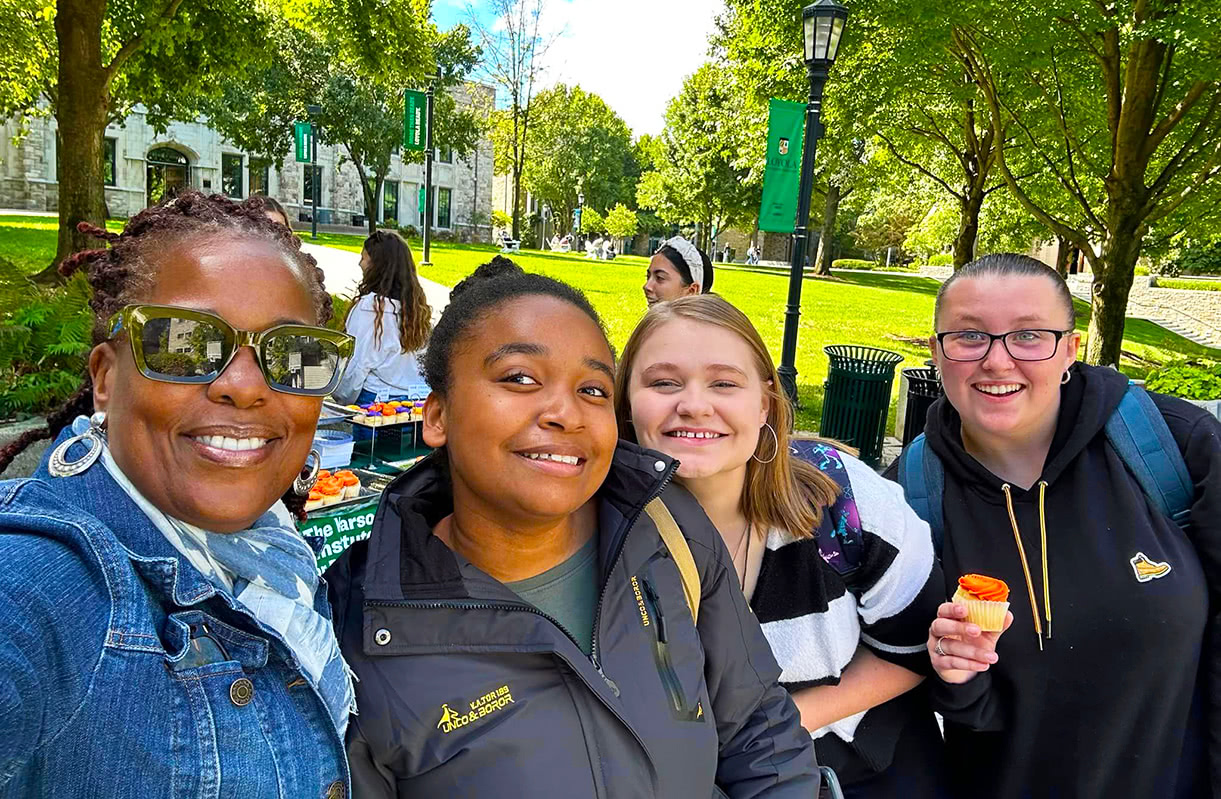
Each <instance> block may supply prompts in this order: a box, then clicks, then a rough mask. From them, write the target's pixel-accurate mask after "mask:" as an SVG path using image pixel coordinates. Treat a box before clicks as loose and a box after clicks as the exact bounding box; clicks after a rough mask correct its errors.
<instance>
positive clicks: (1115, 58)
mask: <svg viewBox="0 0 1221 799" xmlns="http://www.w3.org/2000/svg"><path fill="white" fill-rule="evenodd" d="M973 11H974V12H975V16H974V18H972V19H971V20H969V22H966V23H964V24H963V25H961V26H960V27H959V28H958V30H957V31H956V33H955V37H956V42H957V44H958V46H959V47H960V49H961V52H962V53H963V54H964V56H965V57H966V59H967V63H968V64H969V65H970V67H971V69H973V70H974V71H975V72H976V74H977V75H978V76H979V78H980V86H981V88H982V91H983V95H984V97H985V99H986V102H987V107H988V110H989V112H990V114H991V116H992V119H993V123H994V124H995V125H997V126H999V127H1003V129H1004V130H1006V131H1007V132H1008V131H1012V135H1013V138H1014V141H1013V142H1010V141H1007V140H1005V137H1000V138H999V141H1001V146H1000V147H999V148H998V152H997V168H998V169H999V171H1000V173H1001V174H1002V176H1003V177H1004V179H1005V182H1006V184H1007V185H1008V186H1009V188H1010V190H1011V191H1013V193H1014V195H1015V196H1016V197H1017V199H1018V201H1019V202H1020V203H1021V205H1022V206H1023V208H1025V209H1026V211H1027V212H1029V213H1030V214H1031V215H1033V216H1034V217H1035V218H1037V219H1038V220H1039V221H1040V222H1041V223H1042V224H1043V225H1045V226H1046V227H1047V228H1048V229H1050V230H1051V231H1052V232H1053V233H1054V234H1055V235H1057V236H1059V237H1062V238H1063V239H1064V240H1066V241H1067V242H1071V243H1072V244H1073V245H1074V246H1076V247H1078V248H1080V250H1081V251H1082V252H1083V253H1084V254H1085V257H1086V258H1087V259H1088V260H1089V262H1090V265H1091V267H1092V269H1093V272H1094V285H1093V303H1092V308H1091V313H1090V326H1089V341H1088V345H1087V349H1086V359H1087V360H1088V361H1089V362H1090V363H1095V364H1113V363H1118V361H1119V357H1120V344H1121V342H1122V340H1123V330H1124V316H1125V312H1126V309H1127V302H1128V292H1129V291H1130V289H1131V286H1132V281H1133V277H1134V274H1135V268H1136V262H1137V259H1138V258H1139V257H1140V254H1141V249H1142V246H1143V243H1144V241H1145V238H1146V236H1147V235H1148V234H1149V232H1150V231H1151V230H1153V229H1155V228H1159V227H1161V228H1162V230H1161V235H1162V236H1166V235H1167V234H1168V231H1167V230H1166V229H1165V226H1166V225H1177V224H1181V223H1182V222H1183V221H1184V220H1185V219H1188V218H1190V215H1191V209H1192V206H1195V205H1196V204H1197V203H1200V202H1203V201H1204V200H1205V198H1206V197H1208V196H1209V195H1210V192H1209V191H1208V188H1209V186H1210V184H1211V185H1212V186H1215V185H1216V184H1217V183H1218V181H1217V180H1216V178H1217V176H1218V174H1221V58H1219V57H1218V51H1217V48H1216V41H1217V40H1216V28H1215V26H1216V6H1215V4H1214V3H1212V2H1211V0H1182V2H1177V3H1169V4H1168V3H1148V2H1145V0H1119V2H1115V3H1108V4H1102V3H1098V4H1080V3H1069V2H1067V0H1060V1H1059V2H1050V3H1034V2H1022V3H1018V4H1016V5H1011V7H1009V8H1008V9H1007V10H1006V13H1005V14H1003V15H998V14H985V13H983V12H984V9H983V8H982V7H979V8H973ZM1019 146H1020V147H1021V148H1023V150H1024V151H1025V152H1026V153H1027V155H1026V157H1028V158H1030V159H1037V160H1038V162H1039V163H1040V166H1041V168H1042V175H1043V176H1045V177H1050V178H1052V179H1054V180H1055V181H1056V183H1057V184H1058V187H1059V192H1058V194H1059V195H1060V196H1061V197H1068V198H1071V199H1072V201H1073V202H1074V203H1075V204H1076V205H1077V209H1078V213H1079V217H1080V218H1081V219H1084V220H1085V224H1081V223H1080V222H1078V221H1074V220H1073V219H1072V218H1066V217H1065V215H1064V214H1062V213H1058V209H1057V206H1056V205H1055V204H1054V203H1051V202H1048V201H1047V198H1046V195H1045V194H1044V193H1042V192H1036V191H1033V190H1030V189H1029V188H1028V186H1027V181H1025V180H1024V179H1023V177H1022V176H1020V175H1019V174H1016V173H1017V168H1016V167H1015V165H1014V164H1013V163H1011V161H1013V160H1015V156H1017V155H1018V154H1017V153H1016V152H1015V150H1016V149H1017V147H1019ZM1019 157H1020V156H1019ZM1036 185H1037V184H1036ZM1095 244H1097V248H1095Z"/></svg>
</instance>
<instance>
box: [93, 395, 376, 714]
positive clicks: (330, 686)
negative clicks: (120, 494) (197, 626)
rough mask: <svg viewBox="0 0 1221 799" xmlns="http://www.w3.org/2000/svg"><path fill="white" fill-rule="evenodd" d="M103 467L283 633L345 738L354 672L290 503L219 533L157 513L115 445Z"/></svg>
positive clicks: (222, 583)
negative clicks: (323, 603)
mask: <svg viewBox="0 0 1221 799" xmlns="http://www.w3.org/2000/svg"><path fill="white" fill-rule="evenodd" d="M88 429H89V420H88V419H87V418H86V417H84V416H78V417H77V418H76V421H75V422H73V423H72V432H73V433H76V434H78V435H79V434H81V433H83V432H85V431H86V430H88ZM102 463H103V464H104V465H105V467H106V471H108V472H109V473H110V476H111V477H113V478H114V480H115V482H116V483H118V484H119V487H120V488H122V489H123V491H124V492H126V493H127V495H128V496H129V497H131V499H132V501H133V502H135V503H136V505H137V506H138V507H139V508H140V510H142V511H144V513H145V515H146V516H148V518H149V520H151V521H152V523H153V525H154V526H156V528H157V529H158V530H160V531H161V533H162V534H163V535H165V537H166V538H167V539H168V540H169V542H170V543H171V544H173V545H174V548H175V549H177V550H178V552H179V553H181V554H182V556H183V557H184V558H186V559H187V561H188V562H189V563H190V564H191V565H192V566H194V567H195V568H196V569H198V570H199V572H200V573H201V574H203V575H204V576H205V577H206V578H208V580H209V582H211V583H212V584H213V585H215V586H216V587H217V588H218V589H219V590H220V591H222V592H224V593H225V594H226V595H228V596H229V597H231V598H233V599H235V600H237V602H239V603H240V604H241V605H243V606H244V607H245V608H246V609H247V610H249V611H250V613H251V614H252V615H253V616H254V617H255V618H256V619H258V620H259V621H260V622H262V623H263V624H265V625H267V626H268V627H270V628H271V629H273V630H275V631H276V632H277V633H279V634H280V637H281V638H282V639H283V640H284V643H285V644H287V645H288V648H289V649H290V650H292V653H293V655H295V656H296V658H297V661H298V662H299V663H300V666H301V668H302V669H303V670H304V671H305V674H306V676H308V677H309V680H310V682H311V683H312V684H313V686H314V688H316V689H317V691H318V693H319V695H321V697H322V701H323V702H324V703H325V704H326V707H327V710H328V711H329V712H330V715H331V718H332V719H333V720H334V722H335V726H336V728H338V730H339V735H340V737H342V736H343V734H344V731H345V730H346V729H347V726H348V714H349V713H355V712H356V693H355V690H354V689H353V687H352V677H351V670H350V669H349V668H348V664H347V663H346V662H345V661H344V659H343V655H342V654H340V651H339V643H338V642H337V641H336V640H335V632H334V630H333V628H332V627H331V623H330V622H329V621H327V619H326V618H325V617H324V616H322V615H321V614H320V613H318V612H317V611H316V610H314V594H315V593H317V591H318V580H319V577H320V575H319V572H318V564H317V561H316V560H315V559H314V553H313V551H312V550H311V549H310V548H309V545H308V544H306V543H305V539H303V538H302V537H301V534H300V533H299V532H297V528H296V526H295V525H294V524H293V520H292V516H291V515H290V514H289V512H288V508H286V507H284V503H283V502H279V501H277V502H276V504H275V505H272V506H271V508H270V509H269V510H268V511H267V512H266V513H264V514H263V515H262V516H260V517H259V518H258V519H256V520H255V522H254V524H253V525H251V527H250V528H249V529H246V530H241V531H239V532H236V533H213V532H209V531H208V530H203V529H201V528H199V527H196V526H194V525H192V524H188V523H186V522H184V521H181V520H179V519H175V518H173V517H171V516H167V515H166V514H165V513H163V512H162V511H160V510H159V509H157V508H156V507H155V506H154V505H153V504H152V503H151V502H149V501H148V500H147V499H146V498H145V497H144V495H143V494H141V493H140V492H139V491H138V490H137V489H136V487H135V486H134V485H132V483H131V481H130V480H128V479H127V475H125V474H123V471H122V470H121V469H120V468H119V466H118V464H117V463H115V461H114V458H112V457H111V455H110V448H109V447H108V446H105V447H104V448H103V451H102Z"/></svg>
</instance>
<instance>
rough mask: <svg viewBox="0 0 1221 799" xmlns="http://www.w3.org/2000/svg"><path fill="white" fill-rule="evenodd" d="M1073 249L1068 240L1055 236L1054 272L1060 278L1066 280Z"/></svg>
mask: <svg viewBox="0 0 1221 799" xmlns="http://www.w3.org/2000/svg"><path fill="white" fill-rule="evenodd" d="M1074 249H1075V248H1074V247H1073V245H1072V243H1071V242H1070V241H1069V240H1068V239H1066V238H1064V237H1063V236H1056V271H1057V272H1059V273H1060V277H1062V278H1066V279H1067V278H1068V265H1069V263H1070V262H1071V261H1072V259H1073V255H1074V252H1073V250H1074Z"/></svg>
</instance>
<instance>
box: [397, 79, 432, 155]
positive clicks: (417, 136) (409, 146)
mask: <svg viewBox="0 0 1221 799" xmlns="http://www.w3.org/2000/svg"><path fill="white" fill-rule="evenodd" d="M427 102H428V95H426V94H424V92H417V91H412V90H411V89H408V90H407V91H405V92H403V149H404V150H420V151H422V150H423V149H424V142H425V141H427V140H428V130H427V127H428V117H427V116H426V115H425V103H427Z"/></svg>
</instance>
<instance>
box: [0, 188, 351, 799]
mask: <svg viewBox="0 0 1221 799" xmlns="http://www.w3.org/2000/svg"><path fill="white" fill-rule="evenodd" d="M86 232H88V233H90V234H92V235H94V236H96V237H97V238H101V239H104V240H106V241H108V242H109V243H110V245H111V247H110V248H109V249H103V250H92V251H89V252H85V253H80V254H78V255H77V256H74V257H73V258H72V259H70V260H69V261H67V262H65V263H64V265H63V267H61V271H62V272H63V273H65V274H69V273H71V272H72V271H74V270H76V269H79V268H83V269H86V270H88V275H89V282H90V284H91V286H92V288H93V297H92V300H91V307H92V308H93V310H94V312H95V314H96V324H95V329H94V340H95V342H96V345H95V347H94V348H93V350H92V352H91V354H90V358H89V374H88V378H87V380H86V382H85V385H84V386H83V387H82V388H81V390H80V391H79V392H77V394H76V395H75V396H74V397H73V398H72V399H71V400H70V401H69V403H68V405H67V407H65V408H64V409H63V410H62V411H60V412H58V413H55V414H52V415H51V418H50V424H49V426H48V429H47V430H45V431H38V432H36V433H34V434H32V435H29V436H26V437H25V438H24V439H22V440H19V441H18V442H15V444H14V445H13V446H12V447H10V448H7V449H6V450H4V451H3V452H0V470H2V469H3V467H4V466H6V465H7V464H8V463H9V462H10V460H11V458H12V457H13V455H14V454H15V453H16V452H17V451H19V450H20V448H21V447H23V446H25V445H27V444H28V443H29V442H30V441H32V440H37V438H39V437H41V436H46V435H50V436H52V437H56V443H55V445H54V448H53V450H52V451H51V453H50V455H49V458H48V459H47V460H46V461H45V462H44V463H43V465H42V467H41V468H40V469H39V471H38V473H37V474H36V475H35V476H34V478H33V479H30V480H13V481H7V482H4V483H0V560H2V562H4V563H5V564H8V567H7V568H5V569H3V570H0V597H2V598H3V601H4V603H5V605H6V607H7V608H8V610H7V611H6V613H4V614H3V615H2V616H0V657H3V658H4V659H5V660H6V661H7V662H11V663H20V664H22V665H21V667H20V668H17V669H4V670H3V671H0V696H4V697H7V699H6V701H4V702H0V795H5V796H8V795H14V796H18V795H19V796H34V795H37V796H45V797H87V796H99V795H109V796H132V795H140V794H145V793H149V792H151V793H155V794H166V795H168V794H169V793H175V792H179V791H183V792H188V793H197V792H199V791H201V790H204V787H203V786H206V785H211V786H218V785H219V786H222V790H223V791H224V792H225V793H231V794H232V795H235V796H255V795H268V794H274V795H291V796H304V795H317V794H320V793H322V792H324V791H325V789H326V786H328V785H333V786H335V787H334V790H332V793H334V792H335V791H340V789H344V790H346V788H345V786H346V784H347V766H346V763H345V760H344V756H343V744H342V739H343V731H344V729H345V728H346V726H347V720H348V714H349V711H350V710H351V707H352V702H353V692H352V685H351V682H350V679H349V676H348V672H347V669H346V666H345V665H344V663H343V659H342V657H341V656H340V654H339V649H338V647H337V645H336V642H335V639H334V636H333V634H332V632H331V626H330V623H329V621H328V613H327V611H326V598H325V591H324V589H323V587H322V584H321V581H320V580H319V576H318V572H317V567H316V565H315V562H314V557H313V553H312V551H311V550H310V548H309V547H308V546H307V545H306V544H305V542H304V541H303V540H302V539H301V537H300V536H299V535H298V534H297V532H296V530H295V528H294V527H293V524H292V518H291V516H290V515H289V512H288V510H287V509H286V507H285V504H284V503H283V502H281V501H280V498H281V496H282V495H286V492H289V489H290V486H293V485H294V484H298V485H304V484H303V483H302V482H301V473H302V467H303V465H304V464H305V462H306V458H307V454H308V453H309V450H310V443H311V441H312V438H313V433H314V428H315V424H316V420H317V418H318V413H319V410H320V407H321V402H322V396H323V395H324V394H326V393H327V392H328V391H330V390H331V388H333V386H334V385H335V383H336V382H337V381H338V379H339V375H340V373H341V372H342V369H343V364H344V361H345V359H346V357H347V356H348V355H349V354H350V353H351V348H352V342H351V340H350V339H349V337H347V336H345V335H344V334H342V333H336V332H334V331H330V330H326V329H325V328H321V327H318V325H320V324H322V323H323V322H325V321H326V319H327V318H328V317H329V316H330V298H329V295H328V294H327V293H326V290H325V288H324V287H323V285H322V279H321V271H320V270H318V268H317V266H316V265H315V264H314V261H313V259H312V258H311V257H310V256H308V255H305V254H303V253H302V252H301V251H300V242H299V241H298V240H297V239H296V238H295V237H294V236H292V234H291V233H290V232H289V231H288V230H287V229H286V228H284V227H283V226H281V225H278V224H276V223H274V222H272V221H270V220H269V219H267V218H266V216H265V215H264V213H263V209H262V206H261V205H258V204H245V205H240V206H239V205H236V204H234V203H233V202H232V201H230V200H228V199H226V198H224V197H221V196H218V195H213V196H211V197H205V196H203V195H201V194H198V193H193V192H187V193H184V194H182V195H180V196H179V197H178V198H177V199H175V200H173V201H171V202H169V203H167V204H166V205H164V206H159V207H155V208H150V209H147V210H146V211H144V212H142V213H140V214H138V215H137V216H135V217H133V218H132V219H131V221H130V222H129V223H128V224H127V227H126V229H125V230H124V231H123V233H122V234H118V235H115V234H107V233H105V232H104V231H101V230H97V229H94V228H89V229H88V230H87V231H86ZM250 297H258V298H259V300H260V301H259V302H250V301H249V298H250ZM287 496H288V497H289V498H290V501H292V502H293V503H294V504H300V500H301V497H300V496H298V495H297V494H296V493H290V494H288V495H287ZM18 564H19V565H20V567H18ZM69 606H70V607H71V612H65V608H67V607H69ZM133 685H139V686H140V691H139V692H137V693H133V692H132V691H131V690H130V689H131V686H133ZM293 686H299V687H296V688H294V687H293ZM250 705H254V706H253V707H251V706H250ZM150 708H152V709H157V712H152V713H150V712H149V711H150ZM252 714H253V715H252ZM200 719H204V720H205V721H204V722H203V723H202V725H201V724H200V721H199V720H200ZM269 719H274V722H272V723H268V720H269ZM115 729H118V730H120V731H122V732H121V734H118V735H115V734H114V730H115ZM303 739H309V740H312V741H314V742H315V745H313V746H310V747H301V746H300V745H299V744H300V741H301V740H303ZM133 764H138V767H137V768H133ZM82 766H85V767H84V768H82ZM320 786H321V787H320ZM340 792H341V793H342V792H343V791H340Z"/></svg>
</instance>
